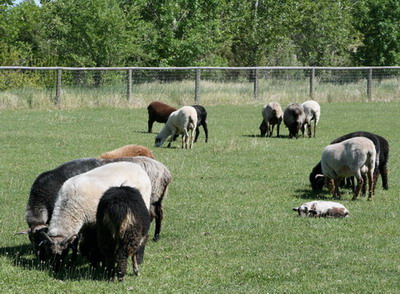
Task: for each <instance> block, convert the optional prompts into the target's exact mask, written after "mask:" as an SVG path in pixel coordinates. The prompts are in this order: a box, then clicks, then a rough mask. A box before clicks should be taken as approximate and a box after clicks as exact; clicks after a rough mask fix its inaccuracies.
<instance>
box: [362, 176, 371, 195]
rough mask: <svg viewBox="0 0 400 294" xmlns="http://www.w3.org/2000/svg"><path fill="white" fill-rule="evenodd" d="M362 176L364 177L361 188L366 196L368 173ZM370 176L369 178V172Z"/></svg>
mask: <svg viewBox="0 0 400 294" xmlns="http://www.w3.org/2000/svg"><path fill="white" fill-rule="evenodd" d="M362 178H363V185H362V188H361V193H362V196H363V197H365V195H367V175H366V174H363V175H362ZM368 178H369V173H368ZM370 191H371V190H370Z"/></svg>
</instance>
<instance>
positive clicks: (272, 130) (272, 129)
mask: <svg viewBox="0 0 400 294" xmlns="http://www.w3.org/2000/svg"><path fill="white" fill-rule="evenodd" d="M274 127H275V125H271V132H270V133H269V136H270V137H272V133H273V132H274Z"/></svg>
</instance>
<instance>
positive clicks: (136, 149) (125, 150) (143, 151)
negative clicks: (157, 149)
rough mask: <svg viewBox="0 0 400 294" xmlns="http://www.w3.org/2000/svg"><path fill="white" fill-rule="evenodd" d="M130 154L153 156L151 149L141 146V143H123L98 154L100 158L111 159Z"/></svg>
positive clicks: (129, 155)
mask: <svg viewBox="0 0 400 294" xmlns="http://www.w3.org/2000/svg"><path fill="white" fill-rule="evenodd" d="M131 156H147V157H149V158H153V159H155V157H154V154H153V151H151V150H150V149H148V148H146V147H144V146H142V145H134V144H131V145H125V146H122V147H120V148H117V149H114V150H112V151H108V152H105V153H103V154H101V155H100V158H101V159H113V158H120V157H131Z"/></svg>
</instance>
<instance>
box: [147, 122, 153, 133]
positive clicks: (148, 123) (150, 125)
mask: <svg viewBox="0 0 400 294" xmlns="http://www.w3.org/2000/svg"><path fill="white" fill-rule="evenodd" d="M153 123H154V120H152V119H149V121H148V122H147V126H148V129H147V132H148V133H151V131H152V129H153Z"/></svg>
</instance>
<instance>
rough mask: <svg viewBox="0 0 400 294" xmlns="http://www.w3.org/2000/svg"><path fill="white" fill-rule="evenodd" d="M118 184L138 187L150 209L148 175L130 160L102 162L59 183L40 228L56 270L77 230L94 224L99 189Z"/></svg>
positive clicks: (100, 191) (104, 189) (100, 192)
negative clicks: (45, 222)
mask: <svg viewBox="0 0 400 294" xmlns="http://www.w3.org/2000/svg"><path fill="white" fill-rule="evenodd" d="M122 184H123V185H125V186H130V187H134V188H136V189H138V190H139V191H140V193H141V195H142V197H143V200H144V203H145V204H146V207H147V209H148V210H149V209H150V195H151V181H150V178H149V176H148V175H147V173H146V172H145V170H144V169H143V168H142V167H141V166H139V165H138V164H135V163H132V162H115V163H110V164H106V165H104V166H100V167H98V168H95V169H93V170H91V171H88V172H86V173H83V174H80V175H77V176H74V177H72V178H70V179H68V180H67V181H66V182H65V183H64V184H63V185H62V187H61V189H60V191H59V192H58V198H57V201H56V203H55V207H54V212H53V216H52V218H51V221H50V224H49V228H48V232H47V233H46V232H42V235H43V236H44V237H45V238H46V241H47V242H46V243H45V244H44V246H45V248H46V249H47V250H48V251H49V252H50V253H51V254H52V255H53V256H54V257H55V262H54V269H55V270H56V271H57V270H59V268H60V265H61V261H62V260H63V258H64V257H65V256H66V254H67V253H68V248H69V247H70V246H71V244H72V243H74V241H75V240H76V239H77V238H78V234H79V232H80V230H81V229H82V228H83V229H84V228H85V227H94V226H95V223H96V210H97V206H98V203H99V200H100V198H101V196H102V195H103V193H104V192H105V191H106V190H107V189H108V188H110V187H113V186H120V185H122Z"/></svg>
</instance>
